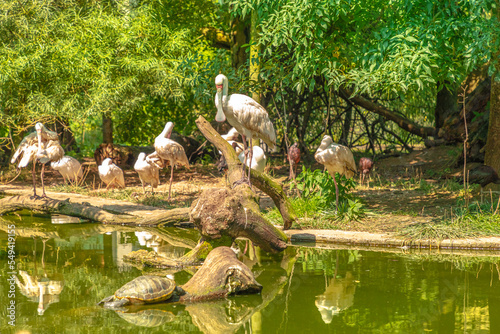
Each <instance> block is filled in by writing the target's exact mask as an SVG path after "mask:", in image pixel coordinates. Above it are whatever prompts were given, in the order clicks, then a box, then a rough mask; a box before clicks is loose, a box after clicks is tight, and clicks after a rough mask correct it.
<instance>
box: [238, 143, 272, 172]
mask: <svg viewBox="0 0 500 334" xmlns="http://www.w3.org/2000/svg"><path fill="white" fill-rule="evenodd" d="M252 151H253V154H252V160H251V161H250V160H249V161H247V163H246V164H247V167H248V168H251V169H253V170H256V171H259V172H261V173H263V172H264V168H265V167H266V162H267V157H266V154H265V153H264V150H263V149H262V148H261V147H260V146H254V147H253V148H252ZM236 153H238V152H236ZM238 159H240V161H241V162H242V163H244V161H245V152H241V153H240V154H239V155H238Z"/></svg>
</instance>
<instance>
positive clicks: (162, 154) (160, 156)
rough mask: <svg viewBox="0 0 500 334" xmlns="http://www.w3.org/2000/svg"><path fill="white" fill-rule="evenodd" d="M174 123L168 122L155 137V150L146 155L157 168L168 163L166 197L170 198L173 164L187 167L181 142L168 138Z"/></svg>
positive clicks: (187, 163) (147, 159)
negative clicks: (168, 180)
mask: <svg viewBox="0 0 500 334" xmlns="http://www.w3.org/2000/svg"><path fill="white" fill-rule="evenodd" d="M173 129H174V124H173V123H172V122H168V123H167V124H165V128H164V129H163V131H162V133H160V135H159V136H158V137H156V139H155V152H154V153H151V154H150V155H148V156H147V157H146V161H148V162H153V163H155V161H156V166H157V167H158V168H163V167H164V166H166V162H165V161H164V160H166V161H168V163H169V164H170V168H171V173H170V186H169V188H168V199H170V198H171V193H172V180H173V179H174V166H175V165H181V166H184V167H186V168H189V160H188V158H187V156H186V152H184V148H183V147H182V145H181V144H179V143H177V142H175V141H173V140H172V139H170V135H171V134H172V130H173Z"/></svg>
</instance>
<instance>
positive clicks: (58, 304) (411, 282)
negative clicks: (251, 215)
mask: <svg viewBox="0 0 500 334" xmlns="http://www.w3.org/2000/svg"><path fill="white" fill-rule="evenodd" d="M9 225H11V227H10V228H9ZM12 226H14V228H12ZM9 229H10V230H13V229H15V232H16V235H17V238H16V241H15V250H16V255H15V257H14V258H13V260H14V261H15V265H16V268H15V270H14V271H15V272H16V274H17V275H16V276H17V277H18V279H19V281H18V282H15V281H13V280H10V278H11V276H12V275H11V274H10V272H11V271H12V270H11V269H10V268H9V261H10V260H12V259H9V253H8V249H9V248H8V232H9ZM197 239H198V235H197V233H196V232H195V231H193V230H182V229H175V228H165V229H160V230H156V229H138V230H134V229H132V228H128V227H113V226H103V225H97V224H61V221H60V220H58V219H56V218H55V217H54V218H53V219H52V220H51V218H50V217H41V216H32V215H31V214H30V213H25V214H22V215H18V216H15V217H3V219H0V274H1V277H0V291H1V292H0V305H1V310H0V318H1V321H0V324H1V326H0V330H1V333H11V332H14V333H16V332H19V333H21V332H23V330H24V333H162V332H169V333H191V332H194V333H198V332H205V333H232V332H236V333H424V332H437V333H457V332H461V333H464V332H466V333H488V332H491V333H500V269H499V262H500V260H498V259H497V258H495V257H493V256H491V257H486V258H479V257H459V256H444V255H437V256H430V255H423V254H417V253H410V254H404V253H403V252H399V253H381V252H370V251H354V250H319V249H313V248H307V247H289V248H288V249H287V251H285V252H284V253H282V254H277V255H270V254H263V253H261V252H258V251H255V252H254V251H253V250H252V249H251V248H250V250H249V252H248V254H249V256H242V257H241V259H242V260H243V261H244V262H245V263H246V264H247V265H248V266H249V267H251V268H252V270H253V272H254V274H255V276H256V279H257V281H258V282H259V283H261V284H262V285H263V287H264V289H263V291H262V294H261V295H254V296H237V297H233V298H229V299H225V300H221V301H217V302H211V303H199V304H190V305H172V304H163V305H154V306H149V307H142V308H138V309H130V312H128V313H121V312H115V311H112V310H107V309H103V308H101V307H99V306H96V303H97V302H98V301H99V300H101V299H102V298H104V297H106V296H108V295H111V294H112V293H113V292H114V291H115V290H116V289H118V288H119V287H120V286H121V285H123V284H124V283H126V282H128V281H130V280H131V279H133V278H135V277H137V276H140V275H141V274H142V271H141V270H139V269H137V268H135V267H134V266H132V265H130V264H127V263H125V262H124V261H123V259H122V256H123V255H124V254H127V253H128V252H130V251H132V250H137V249H141V248H143V249H155V250H156V251H158V252H159V253H162V254H163V255H165V256H170V257H178V256H181V255H182V254H184V253H185V252H186V251H188V250H189V249H190V248H191V247H193V246H194V245H195V243H196V241H197ZM241 246H242V248H243V246H244V242H242V244H241ZM170 273H171V274H173V275H174V277H175V280H176V282H177V283H178V284H183V283H185V282H187V281H188V280H189V278H190V277H191V276H192V274H193V271H192V270H183V271H179V272H175V271H170ZM11 283H12V284H11ZM11 304H13V305H15V312H11V311H10V310H9V309H8V307H9V305H11ZM9 315H11V317H10V318H9ZM12 319H14V320H12ZM9 322H10V324H14V323H15V326H11V325H10V324H9Z"/></svg>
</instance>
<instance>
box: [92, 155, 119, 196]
mask: <svg viewBox="0 0 500 334" xmlns="http://www.w3.org/2000/svg"><path fill="white" fill-rule="evenodd" d="M98 170H99V177H100V178H101V181H102V182H104V183H106V189H107V188H109V187H118V188H125V177H124V176H123V171H122V169H121V168H120V167H118V166H117V165H115V164H114V163H113V161H112V160H111V158H106V159H104V160H103V162H102V164H101V165H100V166H99V167H98Z"/></svg>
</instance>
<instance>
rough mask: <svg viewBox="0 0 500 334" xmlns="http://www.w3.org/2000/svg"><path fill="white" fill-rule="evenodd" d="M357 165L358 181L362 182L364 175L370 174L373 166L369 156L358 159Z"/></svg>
mask: <svg viewBox="0 0 500 334" xmlns="http://www.w3.org/2000/svg"><path fill="white" fill-rule="evenodd" d="M358 167H359V179H360V183H361V184H363V182H364V181H365V176H366V175H368V174H370V172H371V170H372V168H373V160H372V159H370V158H366V157H362V158H361V159H359V163H358Z"/></svg>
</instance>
